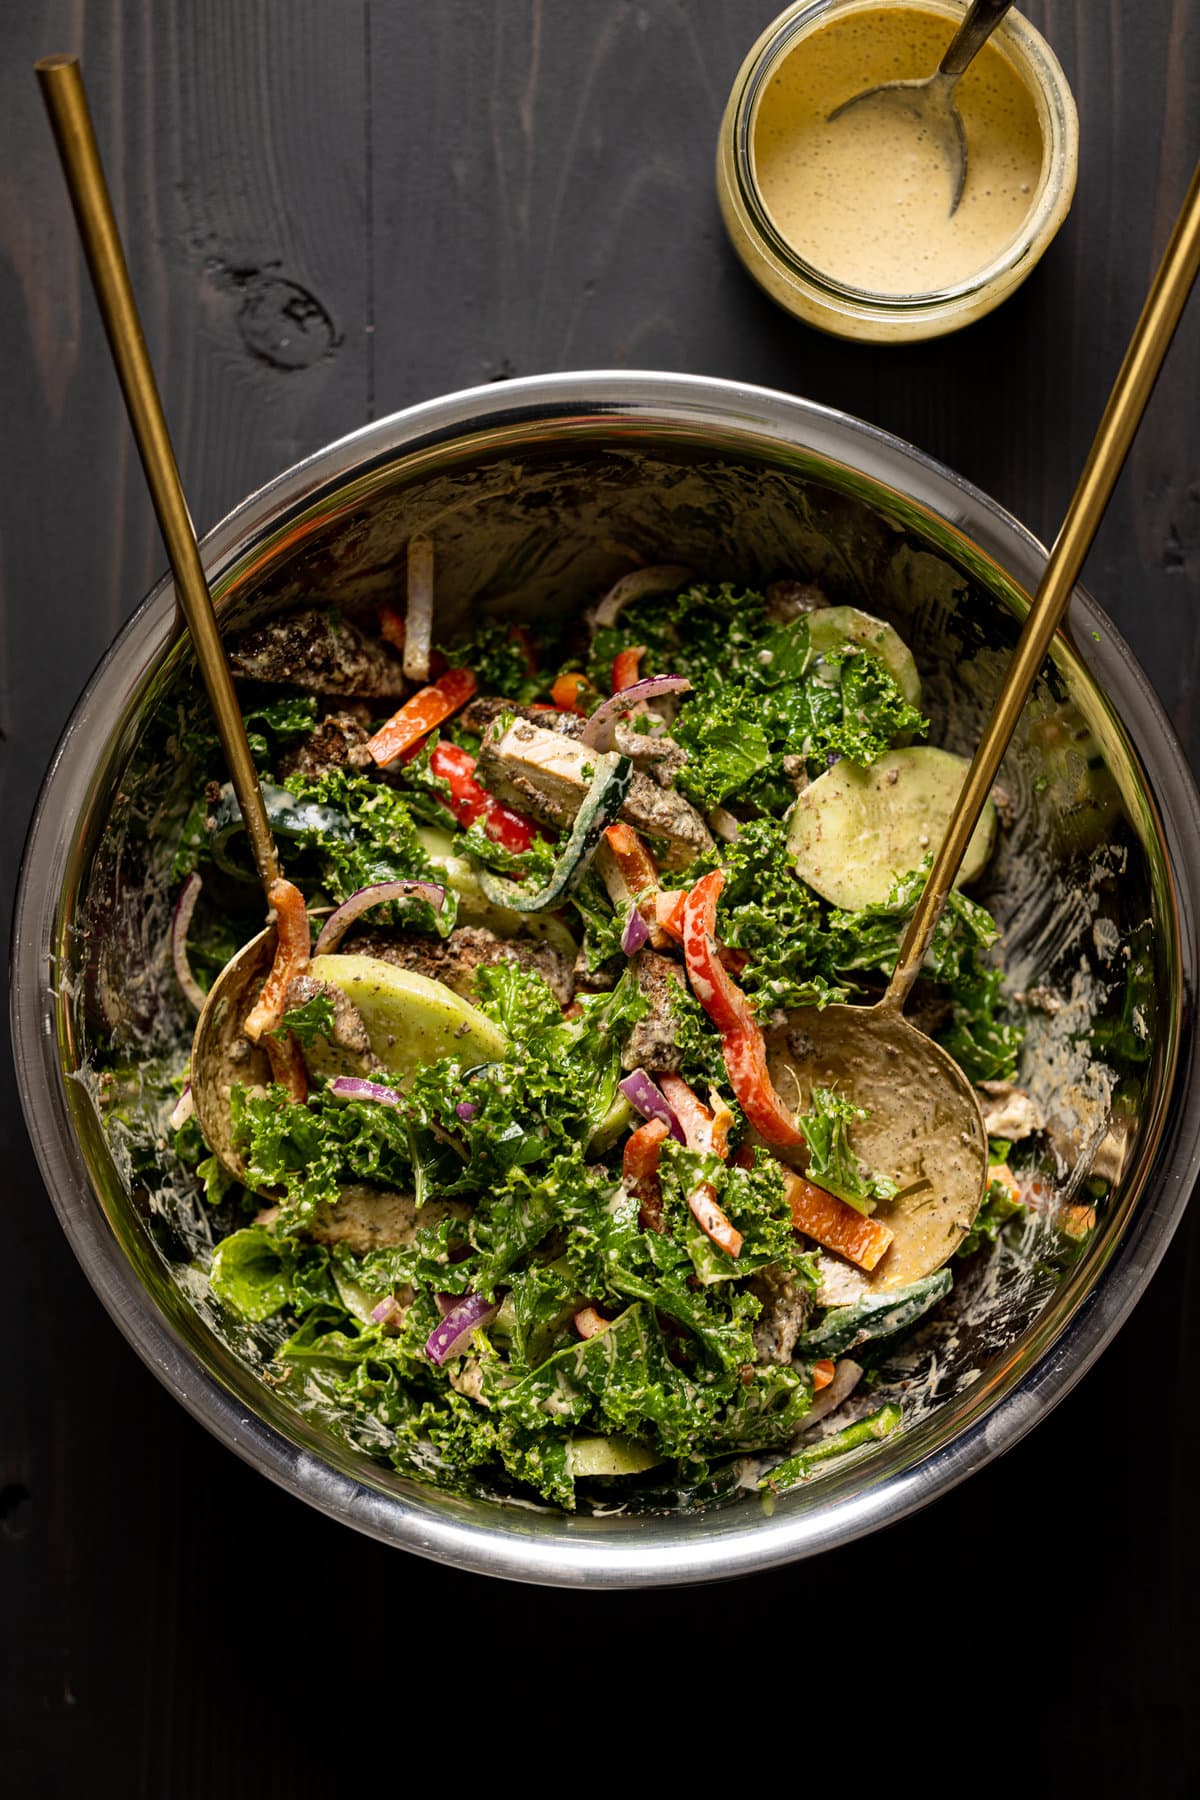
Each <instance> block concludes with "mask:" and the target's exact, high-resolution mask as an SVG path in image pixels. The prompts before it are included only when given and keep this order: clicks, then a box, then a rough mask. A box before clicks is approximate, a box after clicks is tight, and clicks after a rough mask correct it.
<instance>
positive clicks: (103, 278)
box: [36, 56, 279, 890]
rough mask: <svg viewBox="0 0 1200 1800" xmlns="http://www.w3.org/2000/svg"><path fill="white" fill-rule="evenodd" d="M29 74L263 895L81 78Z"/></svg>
mask: <svg viewBox="0 0 1200 1800" xmlns="http://www.w3.org/2000/svg"><path fill="white" fill-rule="evenodd" d="M36 69H37V77H38V81H39V83H40V84H41V89H42V97H43V99H44V100H45V103H46V110H47V112H48V113H49V114H50V123H51V126H52V127H53V130H54V137H55V141H56V142H57V144H58V153H59V156H60V157H61V159H62V165H63V174H64V175H65V177H66V183H67V189H68V192H69V193H70V196H71V204H72V206H73V207H74V209H75V220H76V223H77V225H78V227H79V235H80V237H81V238H82V240H83V248H84V254H85V255H86V257H87V263H88V268H89V270H90V271H91V277H92V284H93V286H94V287H95V290H96V301H97V304H98V306H99V308H100V316H101V318H102V319H103V321H104V329H105V331H106V332H107V333H108V341H109V345H110V346H111V349H112V354H113V361H114V362H115V364H116V367H117V377H118V379H119V381H120V383H121V391H122V393H123V394H124V396H125V405H126V408H127V409H128V412H129V422H130V424H131V425H132V427H133V435H134V438H135V439H136V441H137V447H138V452H139V454H140V456H141V459H142V466H143V468H144V469H145V471H146V481H147V483H148V485H149V488H150V497H151V499H152V501H153V503H154V511H155V513H156V514H157V516H158V523H159V528H160V530H161V531H162V535H163V541H164V542H165V544H166V547H167V557H168V559H169V561H170V564H171V571H172V573H173V575H174V577H175V588H176V592H177V593H178V595H179V601H180V605H181V606H182V608H183V615H184V617H185V619H186V620H187V623H188V630H189V631H190V632H191V636H192V643H193V645H194V646H195V650H196V657H197V660H198V662H199V664H200V673H201V675H202V676H203V677H204V685H205V687H206V688H207V689H208V697H209V700H210V702H211V704H212V709H213V713H214V714H215V716H216V724H217V733H218V736H219V737H220V740H221V748H222V749H223V750H224V752H225V760H226V762H227V763H228V765H229V774H230V778H231V779H232V782H233V790H234V793H235V794H236V795H237V801H238V805H239V806H240V807H241V809H242V817H243V819H244V820H245V821H246V830H247V832H248V834H249V837H250V844H251V849H252V851H253V854H254V863H255V867H256V869H257V871H258V876H259V879H260V881H261V882H262V884H263V888H264V890H265V889H267V888H268V887H269V886H270V885H271V883H272V882H273V881H277V880H278V879H279V857H278V855H277V853H276V849H275V842H274V839H273V837H272V835H271V827H270V825H269V824H268V822H267V814H266V809H265V808H264V806H263V800H262V793H261V791H260V789H259V785H258V774H257V771H256V769H255V767H254V758H253V757H252V756H251V754H250V746H249V744H248V743H247V741H246V727H245V725H244V724H243V722H242V713H241V708H240V707H239V706H238V702H237V695H236V694H235V692H234V687H233V678H232V676H231V675H230V673H229V665H228V663H227V662H226V660H225V652H224V650H223V649H222V647H221V633H220V628H219V627H218V625H217V616H216V613H215V611H214V609H213V603H212V596H211V594H210V593H209V591H208V583H207V581H206V580H205V578H204V569H203V567H202V565H201V562H200V551H199V548H198V546H197V543H196V531H195V527H194V526H193V524H192V519H191V514H190V513H189V512H188V506H187V500H186V499H185V497H184V492H183V484H182V482H181V481H180V479H179V468H178V465H177V463H176V461H175V452H174V451H173V449H172V448H171V438H170V434H169V432H168V430H167V421H166V419H165V417H164V415H163V409H162V401H161V400H160V399H159V394H158V386H157V383H156V382H155V379H154V371H153V369H152V368H151V366H150V356H149V353H148V351H147V349H146V340H145V337H144V336H143V333H142V323H141V319H140V318H139V316H138V310H137V302H136V301H135V299H134V297H133V287H132V284H131V283H130V280H129V270H128V267H127V266H126V262H125V255H124V251H123V250H122V248H121V235H120V232H119V231H118V229H117V221H116V218H115V217H114V215H113V209H112V201H111V199H110V198H109V192H108V185H107V183H106V182H105V179H104V169H103V166H102V164H101V162H100V152H99V149H98V148H97V145H96V134H95V132H94V131H93V129H92V119H91V114H90V112H89V110H88V103H87V95H86V93H85V91H84V86H83V76H82V75H81V74H80V70H79V63H78V61H77V60H76V59H75V58H74V57H72V56H48V57H45V58H43V60H42V61H41V62H39V63H38V64H37V65H36Z"/></svg>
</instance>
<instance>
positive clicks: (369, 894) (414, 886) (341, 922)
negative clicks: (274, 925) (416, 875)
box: [313, 881, 446, 956]
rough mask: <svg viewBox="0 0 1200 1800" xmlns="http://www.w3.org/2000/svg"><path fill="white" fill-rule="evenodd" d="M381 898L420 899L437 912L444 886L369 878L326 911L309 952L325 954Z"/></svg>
mask: <svg viewBox="0 0 1200 1800" xmlns="http://www.w3.org/2000/svg"><path fill="white" fill-rule="evenodd" d="M385 900H424V901H426V902H427V903H428V904H429V905H430V906H432V908H433V910H434V912H441V910H442V908H443V906H444V905H445V904H446V890H445V888H444V887H442V886H441V885H440V883H438V882H436V881H373V882H372V883H371V885H370V887H364V888H359V890H358V892H357V893H355V894H351V896H350V898H349V899H348V900H345V901H343V902H342V904H341V906H339V907H338V908H337V910H336V912H333V913H331V914H330V916H329V918H327V919H326V921H325V923H324V925H322V927H321V933H320V936H319V937H318V938H317V942H316V947H315V949H314V950H313V955H314V956H325V955H327V954H328V953H329V951H330V950H335V949H336V948H337V946H338V945H339V944H340V943H341V941H342V939H343V938H344V937H345V935H346V933H347V932H348V931H349V929H350V927H351V925H353V923H354V921H355V919H357V918H359V917H360V916H361V915H362V914H363V913H365V912H369V911H370V909H371V907H373V906H382V905H383V903H384V901H385Z"/></svg>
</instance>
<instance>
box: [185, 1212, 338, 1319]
mask: <svg viewBox="0 0 1200 1800" xmlns="http://www.w3.org/2000/svg"><path fill="white" fill-rule="evenodd" d="M211 1279H212V1287H213V1292H214V1293H215V1294H216V1296H217V1298H218V1299H219V1300H222V1301H224V1303H225V1305H226V1306H228V1307H230V1308H231V1309H232V1311H234V1312H236V1313H238V1314H239V1315H240V1316H241V1317H242V1318H243V1319H249V1320H251V1321H253V1322H255V1323H257V1322H259V1321H261V1320H263V1319H269V1318H271V1317H273V1316H274V1314H275V1313H278V1312H282V1311H283V1309H284V1307H285V1306H292V1307H294V1308H295V1309H296V1310H297V1311H303V1310H306V1309H307V1308H309V1307H312V1306H316V1305H320V1304H322V1303H327V1304H334V1305H336V1303H337V1294H336V1292H335V1290H334V1286H333V1283H332V1281H331V1280H330V1277H329V1252H328V1251H327V1250H325V1249H324V1248H323V1247H322V1246H321V1245H319V1244H298V1243H295V1242H293V1241H292V1240H291V1239H289V1238H286V1237H277V1236H276V1235H275V1234H274V1233H273V1232H270V1231H268V1230H267V1229H266V1228H265V1227H264V1226H262V1225H249V1226H247V1227H246V1228H245V1230H243V1231H235V1232H233V1233H232V1234H231V1235H230V1236H229V1237H227V1238H223V1239H222V1241H221V1242H220V1243H219V1244H218V1245H217V1248H216V1250H215V1252H214V1254H213V1261H212V1270H211Z"/></svg>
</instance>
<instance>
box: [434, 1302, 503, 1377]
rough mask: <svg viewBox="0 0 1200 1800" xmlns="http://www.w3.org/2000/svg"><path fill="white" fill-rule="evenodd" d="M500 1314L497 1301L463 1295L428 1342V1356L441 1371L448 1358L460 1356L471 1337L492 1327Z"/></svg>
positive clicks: (437, 1326)
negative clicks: (482, 1327) (481, 1328)
mask: <svg viewBox="0 0 1200 1800" xmlns="http://www.w3.org/2000/svg"><path fill="white" fill-rule="evenodd" d="M499 1311H500V1306H499V1302H498V1301H494V1300H485V1299H484V1297H483V1295H482V1294H464V1295H463V1297H462V1299H461V1300H459V1301H457V1302H456V1303H455V1305H454V1306H452V1307H451V1309H450V1311H449V1312H448V1313H447V1314H446V1316H445V1318H444V1319H443V1320H442V1322H441V1324H440V1325H435V1326H434V1328H433V1330H432V1331H431V1332H430V1334H429V1336H428V1337H427V1338H426V1340H425V1354H426V1356H427V1357H428V1358H429V1360H430V1362H433V1363H437V1365H438V1367H439V1368H440V1367H441V1365H442V1364H443V1363H444V1362H445V1361H446V1360H447V1358H448V1357H451V1356H458V1355H459V1354H460V1353H461V1352H462V1351H463V1350H465V1349H466V1347H467V1344H468V1342H469V1341H470V1339H471V1336H472V1334H473V1333H474V1332H476V1331H478V1330H479V1329H480V1327H481V1326H483V1325H490V1324H491V1322H492V1320H493V1319H494V1318H495V1316H496V1314H497V1313H498V1312H499Z"/></svg>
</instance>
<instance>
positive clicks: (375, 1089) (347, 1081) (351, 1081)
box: [329, 1075, 401, 1106]
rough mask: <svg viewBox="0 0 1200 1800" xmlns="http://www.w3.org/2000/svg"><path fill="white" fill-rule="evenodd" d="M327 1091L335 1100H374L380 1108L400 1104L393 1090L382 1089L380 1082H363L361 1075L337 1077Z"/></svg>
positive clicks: (397, 1095) (398, 1097) (388, 1088)
mask: <svg viewBox="0 0 1200 1800" xmlns="http://www.w3.org/2000/svg"><path fill="white" fill-rule="evenodd" d="M329 1091H330V1093H331V1094H332V1095H333V1096H334V1098H335V1099H336V1100H374V1101H376V1102H377V1103H378V1104H379V1105H380V1106H399V1105H400V1104H401V1101H400V1096H399V1094H398V1093H397V1092H396V1090H395V1088H390V1087H384V1085H383V1083H382V1082H380V1081H364V1080H363V1078H362V1076H361V1075H339V1076H338V1078H337V1080H336V1081H331V1082H330V1084H329Z"/></svg>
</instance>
